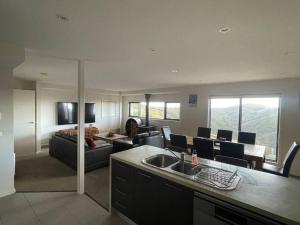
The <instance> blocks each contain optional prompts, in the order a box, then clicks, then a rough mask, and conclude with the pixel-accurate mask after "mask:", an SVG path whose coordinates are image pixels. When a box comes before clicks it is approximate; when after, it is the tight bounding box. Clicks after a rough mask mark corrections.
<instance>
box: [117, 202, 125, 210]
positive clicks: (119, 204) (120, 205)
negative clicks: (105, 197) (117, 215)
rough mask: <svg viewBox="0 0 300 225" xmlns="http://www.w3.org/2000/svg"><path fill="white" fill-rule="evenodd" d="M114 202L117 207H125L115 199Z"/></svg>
mask: <svg viewBox="0 0 300 225" xmlns="http://www.w3.org/2000/svg"><path fill="white" fill-rule="evenodd" d="M115 204H116V205H118V206H119V207H121V208H122V209H126V207H125V206H124V205H122V204H121V203H120V202H118V201H115Z"/></svg>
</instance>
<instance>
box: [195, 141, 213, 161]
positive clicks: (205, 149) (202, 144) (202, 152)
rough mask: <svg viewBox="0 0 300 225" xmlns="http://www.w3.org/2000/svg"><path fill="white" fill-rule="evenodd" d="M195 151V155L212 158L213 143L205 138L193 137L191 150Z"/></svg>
mask: <svg viewBox="0 0 300 225" xmlns="http://www.w3.org/2000/svg"><path fill="white" fill-rule="evenodd" d="M194 149H195V150H196V151H197V156H198V157H200V158H205V159H211V160H213V159H214V143H213V141H212V140H210V139H206V138H201V137H197V138H193V150H194Z"/></svg>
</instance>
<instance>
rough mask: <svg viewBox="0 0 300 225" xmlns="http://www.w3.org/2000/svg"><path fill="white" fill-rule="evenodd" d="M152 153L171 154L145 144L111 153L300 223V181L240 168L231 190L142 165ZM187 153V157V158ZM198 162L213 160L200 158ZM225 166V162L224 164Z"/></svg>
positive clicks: (217, 195)
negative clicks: (233, 188) (235, 184)
mask: <svg viewBox="0 0 300 225" xmlns="http://www.w3.org/2000/svg"><path fill="white" fill-rule="evenodd" d="M155 154H170V153H169V152H168V151H167V150H164V149H160V148H156V147H152V146H148V145H144V146H141V147H137V148H133V149H130V150H127V151H123V152H119V153H115V154H112V155H111V159H115V160H118V161H121V162H124V163H127V164H128V165H131V166H134V167H136V168H139V169H142V170H145V171H147V172H150V173H152V174H155V175H158V176H160V177H163V178H165V179H168V180H171V181H173V182H176V183H178V184H181V185H184V186H186V187H189V188H191V189H193V190H195V191H199V192H202V193H205V194H208V195H210V196H213V197H215V198H218V199H221V200H223V201H226V202H229V203H232V204H234V205H236V206H240V207H242V208H245V209H248V210H250V211H253V212H256V213H259V214H261V215H264V216H266V217H269V218H272V219H274V220H277V221H279V222H282V223H286V224H300V180H296V179H292V178H285V177H280V176H276V175H272V174H268V173H264V172H260V171H256V170H251V169H246V168H241V167H239V170H238V174H239V175H240V176H241V178H242V179H241V181H240V183H239V184H238V186H237V188H236V189H235V190H233V191H222V190H217V189H215V188H212V187H209V186H207V185H204V184H200V183H196V182H194V181H192V180H189V179H187V178H184V177H181V176H178V175H176V174H172V173H168V172H166V171H163V170H161V169H157V168H154V167H151V166H148V165H145V164H143V163H142V162H141V161H142V160H143V159H145V158H147V157H150V156H153V155H155ZM189 157H190V156H187V159H189ZM199 161H200V163H201V162H203V163H210V164H211V165H213V164H214V163H215V162H214V161H210V160H203V159H200V158H199ZM224 166H226V165H224Z"/></svg>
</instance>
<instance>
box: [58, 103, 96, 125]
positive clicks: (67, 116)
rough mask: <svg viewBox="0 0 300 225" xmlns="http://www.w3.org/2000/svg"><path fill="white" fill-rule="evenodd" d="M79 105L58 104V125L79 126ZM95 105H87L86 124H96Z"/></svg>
mask: <svg viewBox="0 0 300 225" xmlns="http://www.w3.org/2000/svg"><path fill="white" fill-rule="evenodd" d="M77 116H78V104H77V103H76V102H58V103H57V124H58V125H66V124H77V123H78V122H77ZM95 117H96V116H95V103H85V123H95Z"/></svg>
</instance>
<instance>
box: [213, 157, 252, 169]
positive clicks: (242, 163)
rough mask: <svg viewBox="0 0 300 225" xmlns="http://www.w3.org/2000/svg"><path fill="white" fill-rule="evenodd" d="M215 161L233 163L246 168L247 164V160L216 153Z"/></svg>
mask: <svg viewBox="0 0 300 225" xmlns="http://www.w3.org/2000/svg"><path fill="white" fill-rule="evenodd" d="M216 161H218V162H222V163H227V164H231V165H235V166H240V167H245V168H247V166H248V162H247V160H244V159H237V158H232V157H228V156H223V155H217V156H216Z"/></svg>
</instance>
